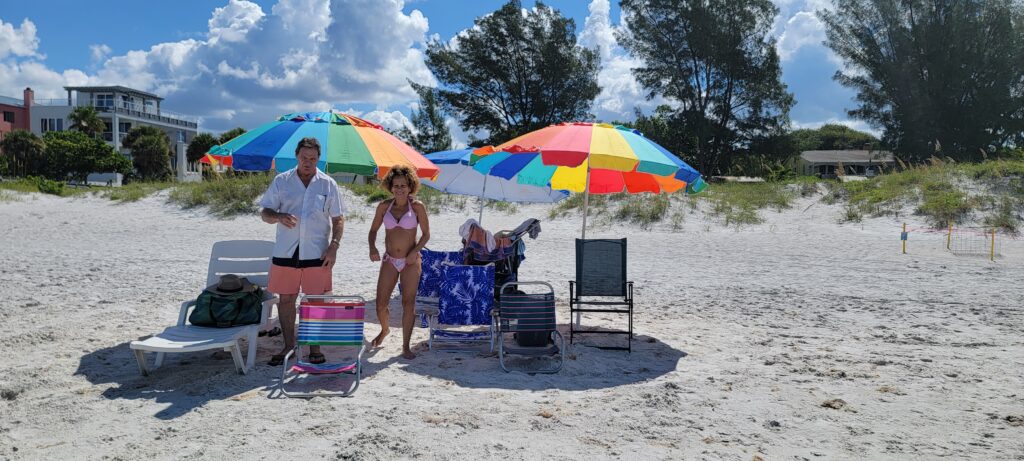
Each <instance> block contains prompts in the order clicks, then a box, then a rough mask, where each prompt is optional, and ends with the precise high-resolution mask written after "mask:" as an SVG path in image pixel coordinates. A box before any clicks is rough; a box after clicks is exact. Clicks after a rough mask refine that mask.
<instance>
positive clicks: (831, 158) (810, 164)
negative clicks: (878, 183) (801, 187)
mask: <svg viewBox="0 0 1024 461" xmlns="http://www.w3.org/2000/svg"><path fill="white" fill-rule="evenodd" d="M894 162H895V160H894V159H893V156H892V152H889V151H886V150H806V151H803V152H801V153H800V169H801V171H802V173H803V174H805V175H809V176H817V177H819V178H824V179H835V178H836V177H837V176H840V175H849V176H867V177H871V176H875V175H877V174H879V173H881V172H882V171H885V170H889V169H892V166H893V164H894Z"/></svg>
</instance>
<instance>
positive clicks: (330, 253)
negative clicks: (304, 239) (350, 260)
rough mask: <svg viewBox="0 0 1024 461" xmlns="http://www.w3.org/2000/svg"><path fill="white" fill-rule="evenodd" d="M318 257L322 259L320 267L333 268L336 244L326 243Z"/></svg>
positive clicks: (336, 258)
mask: <svg viewBox="0 0 1024 461" xmlns="http://www.w3.org/2000/svg"><path fill="white" fill-rule="evenodd" d="M320 259H322V260H324V264H323V266H322V267H329V268H331V269H333V268H334V262H335V261H337V260H338V244H337V243H334V242H331V244H330V245H327V249H326V250H324V254H322V255H320Z"/></svg>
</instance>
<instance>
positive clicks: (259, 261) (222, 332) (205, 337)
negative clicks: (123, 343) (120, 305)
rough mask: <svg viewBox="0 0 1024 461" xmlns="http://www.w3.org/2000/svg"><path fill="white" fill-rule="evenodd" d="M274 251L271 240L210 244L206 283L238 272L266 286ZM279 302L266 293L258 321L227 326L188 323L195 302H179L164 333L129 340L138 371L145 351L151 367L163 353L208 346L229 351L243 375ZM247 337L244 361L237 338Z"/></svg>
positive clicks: (144, 371)
mask: <svg viewBox="0 0 1024 461" xmlns="http://www.w3.org/2000/svg"><path fill="white" fill-rule="evenodd" d="M273 251H274V242H267V241H262V240H227V241H223V242H217V243H214V244H213V250H212V251H211V253H210V265H209V268H208V270H207V274H206V285H205V286H210V285H213V284H215V283H217V282H218V281H219V280H220V276H221V275H224V274H237V275H240V276H243V277H246V278H248V279H249V281H250V282H252V283H255V284H257V285H259V286H261V287H264V288H265V287H266V286H267V279H268V277H269V272H270V261H271V256H272V253H273ZM277 302H278V297H277V295H274V294H271V293H267V294H266V297H265V300H264V301H263V312H262V314H261V319H262V321H261V323H260V324H255V325H244V326H238V327H230V328H209V327H197V326H193V325H191V324H187V323H186V320H187V319H188V311H189V308H191V307H193V306H195V304H196V301H195V300H194V299H193V300H191V301H186V302H184V303H182V304H181V312H180V313H179V314H178V323H177V324H176V325H174V326H172V327H168V328H167V329H165V330H164V331H163V332H161V333H158V334H156V335H153V336H152V337H149V338H147V339H144V340H140V341H132V342H131V346H130V347H131V349H132V350H133V351H134V352H135V359H136V360H137V361H138V363H139V371H140V372H141V373H142V375H143V376H145V375H148V374H149V370H148V369H147V368H146V357H145V353H146V352H156V363H155V365H154V368H159V367H160V365H162V364H163V361H164V354H166V353H178V352H198V351H205V350H209V349H222V350H225V351H229V352H231V357H232V358H233V359H234V362H235V368H236V369H237V370H238V372H239V373H242V374H246V373H247V372H248V371H249V370H250V369H252V367H253V364H254V363H255V360H256V338H257V337H258V336H259V331H260V329H261V327H263V328H266V329H269V327H270V326H271V325H270V313H271V311H272V308H273V306H274V305H276V304H277ZM241 338H246V341H247V343H248V346H249V351H248V354H247V356H246V359H245V361H244V362H243V361H242V353H241V349H240V347H239V344H238V340H239V339H241Z"/></svg>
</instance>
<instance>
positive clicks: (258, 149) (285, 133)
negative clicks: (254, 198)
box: [203, 111, 438, 178]
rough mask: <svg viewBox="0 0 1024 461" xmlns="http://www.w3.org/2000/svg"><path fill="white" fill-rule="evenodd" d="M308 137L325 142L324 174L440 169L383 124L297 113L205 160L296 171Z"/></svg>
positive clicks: (428, 173)
mask: <svg viewBox="0 0 1024 461" xmlns="http://www.w3.org/2000/svg"><path fill="white" fill-rule="evenodd" d="M305 137H313V138H316V139H317V140H318V141H320V146H321V149H322V152H321V154H320V163H319V164H318V165H317V167H319V168H320V169H321V170H322V171H323V172H325V173H328V174H330V173H353V174H358V175H364V176H374V175H375V176H377V177H384V175H385V174H387V172H388V170H390V169H391V168H392V167H394V166H396V165H408V166H411V167H413V168H415V169H416V173H417V175H418V176H419V177H421V178H433V177H434V176H436V175H437V173H438V169H437V167H436V166H435V165H434V164H433V163H431V162H430V161H429V160H427V159H426V158H424V157H423V155H422V154H420V153H419V152H416V149H413V148H412V147H410V146H409V145H407V144H405V143H404V142H402V141H401V140H400V139H398V138H396V137H395V136H393V135H392V134H391V133H388V132H387V131H385V130H384V129H383V128H381V126H380V125H377V124H375V123H372V122H368V121H366V120H363V119H361V118H359V117H355V116H352V115H348V114H343V113H340V112H334V111H328V112H297V113H293V114H286V115H282V116H280V117H278V118H277V119H276V120H274V121H273V122H270V123H266V124H263V125H260V126H259V127H257V128H255V129H253V130H252V131H248V132H246V133H244V134H242V135H240V136H238V137H237V138H234V139H232V140H231V141H228V142H226V143H224V144H221V145H219V146H214V147H213V148H212V149H210V152H208V153H207V155H206V157H204V159H203V162H205V163H211V164H222V165H225V166H230V167H232V168H234V169H235V170H240V171H266V170H269V169H271V168H274V169H276V170H278V171H284V170H288V169H291V168H294V167H295V165H296V160H295V146H297V145H298V143H299V141H300V140H302V138H305Z"/></svg>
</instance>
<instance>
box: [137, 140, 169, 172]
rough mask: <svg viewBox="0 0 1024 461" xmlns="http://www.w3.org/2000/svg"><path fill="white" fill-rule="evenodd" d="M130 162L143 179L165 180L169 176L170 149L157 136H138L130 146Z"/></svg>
mask: <svg viewBox="0 0 1024 461" xmlns="http://www.w3.org/2000/svg"><path fill="white" fill-rule="evenodd" d="M132 164H133V165H134V166H135V171H136V172H137V173H138V174H139V177H141V178H142V180H143V181H167V180H169V179H170V178H171V151H170V149H169V148H168V147H167V143H166V142H164V140H163V139H162V138H159V137H157V136H143V137H140V138H138V140H137V141H136V142H135V145H134V147H132Z"/></svg>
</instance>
